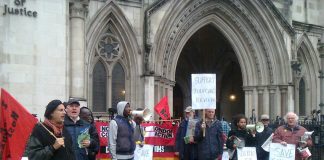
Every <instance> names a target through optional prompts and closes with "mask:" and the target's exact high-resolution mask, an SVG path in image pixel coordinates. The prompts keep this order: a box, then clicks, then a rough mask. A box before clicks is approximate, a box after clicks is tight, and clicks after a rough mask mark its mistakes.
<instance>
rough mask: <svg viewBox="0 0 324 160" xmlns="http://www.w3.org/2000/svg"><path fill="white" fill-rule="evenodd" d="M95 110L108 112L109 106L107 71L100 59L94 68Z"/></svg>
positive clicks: (93, 93)
mask: <svg viewBox="0 0 324 160" xmlns="http://www.w3.org/2000/svg"><path fill="white" fill-rule="evenodd" d="M92 84H93V87H92V96H93V97H92V98H93V104H92V106H93V111H94V112H106V111H107V110H106V107H107V71H106V69H105V66H104V64H103V63H102V62H101V61H98V62H97V64H96V65H95V67H94V69H93V83H92Z"/></svg>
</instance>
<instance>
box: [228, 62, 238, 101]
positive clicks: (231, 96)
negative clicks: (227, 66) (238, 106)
mask: <svg viewBox="0 0 324 160" xmlns="http://www.w3.org/2000/svg"><path fill="white" fill-rule="evenodd" d="M233 63H234V62H233V61H232V62H231V75H233ZM229 99H230V101H235V100H236V95H235V93H234V89H233V78H231V92H230V96H229Z"/></svg>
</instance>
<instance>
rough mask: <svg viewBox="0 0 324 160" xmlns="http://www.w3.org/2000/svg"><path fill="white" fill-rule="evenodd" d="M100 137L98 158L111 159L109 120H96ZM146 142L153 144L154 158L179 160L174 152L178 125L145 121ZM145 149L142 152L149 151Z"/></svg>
mask: <svg viewBox="0 0 324 160" xmlns="http://www.w3.org/2000/svg"><path fill="white" fill-rule="evenodd" d="M95 125H96V128H97V131H98V134H99V139H100V151H99V153H98V154H97V159H100V160H109V159H111V156H110V154H109V151H108V133H109V123H108V122H101V121H96V122H95ZM142 126H143V127H144V131H145V133H144V138H145V144H148V145H153V159H154V160H178V157H177V156H175V154H174V152H175V151H174V145H175V138H176V137H175V136H176V133H177V129H178V126H177V125H169V124H168V123H162V124H157V123H143V124H142ZM147 151H148V150H146V149H144V150H142V152H145V153H146V152H147Z"/></svg>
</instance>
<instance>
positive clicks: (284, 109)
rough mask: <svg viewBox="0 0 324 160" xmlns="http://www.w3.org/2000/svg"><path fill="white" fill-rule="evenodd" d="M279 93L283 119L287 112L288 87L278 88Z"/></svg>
mask: <svg viewBox="0 0 324 160" xmlns="http://www.w3.org/2000/svg"><path fill="white" fill-rule="evenodd" d="M279 89H280V93H281V110H280V112H281V117H283V116H284V115H285V114H286V113H287V111H288V103H287V90H288V86H280V87H279Z"/></svg>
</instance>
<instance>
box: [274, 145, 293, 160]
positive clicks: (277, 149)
mask: <svg viewBox="0 0 324 160" xmlns="http://www.w3.org/2000/svg"><path fill="white" fill-rule="evenodd" d="M294 159H295V145H294V144H287V146H284V145H282V144H279V143H271V144H270V160H294Z"/></svg>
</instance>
